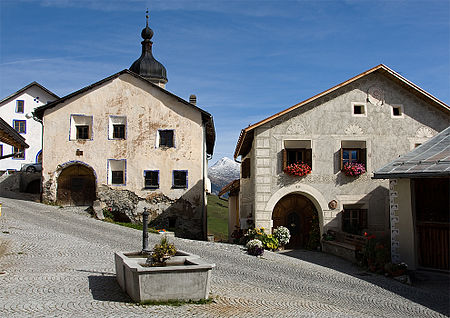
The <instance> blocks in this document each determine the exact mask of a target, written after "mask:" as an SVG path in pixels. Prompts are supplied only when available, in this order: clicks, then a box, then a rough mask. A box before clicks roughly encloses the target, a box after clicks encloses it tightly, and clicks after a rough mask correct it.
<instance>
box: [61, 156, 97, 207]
mask: <svg viewBox="0 0 450 318" xmlns="http://www.w3.org/2000/svg"><path fill="white" fill-rule="evenodd" d="M95 183H96V182H95V175H94V171H93V170H92V169H91V168H89V167H87V166H85V165H82V164H72V165H70V166H68V167H66V168H64V170H62V171H61V173H60V175H59V177H58V181H57V186H58V191H57V199H56V200H57V203H58V204H60V205H92V203H93V202H94V201H95V198H96V194H95V186H96V185H95Z"/></svg>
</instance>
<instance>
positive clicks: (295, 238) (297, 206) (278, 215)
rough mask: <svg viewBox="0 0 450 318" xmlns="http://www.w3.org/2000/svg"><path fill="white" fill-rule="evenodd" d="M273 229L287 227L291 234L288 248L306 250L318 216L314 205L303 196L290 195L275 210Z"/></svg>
mask: <svg viewBox="0 0 450 318" xmlns="http://www.w3.org/2000/svg"><path fill="white" fill-rule="evenodd" d="M272 215H273V217H272V218H273V228H274V229H275V228H277V227H278V226H285V227H287V228H288V229H289V232H290V233H291V239H290V241H289V244H287V245H286V248H288V249H291V248H305V247H306V246H307V244H308V242H309V233H310V232H311V224H312V217H313V215H317V211H316V208H315V207H314V205H313V203H312V202H311V201H310V200H309V199H308V198H306V197H305V196H303V195H300V194H289V195H287V196H285V197H284V198H282V199H281V200H280V201H279V202H278V203H277V204H276V206H275V208H274V210H273V214H272Z"/></svg>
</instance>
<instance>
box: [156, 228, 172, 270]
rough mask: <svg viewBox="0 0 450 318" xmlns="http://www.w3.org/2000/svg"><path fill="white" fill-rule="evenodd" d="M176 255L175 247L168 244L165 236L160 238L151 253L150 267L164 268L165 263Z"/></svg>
mask: <svg viewBox="0 0 450 318" xmlns="http://www.w3.org/2000/svg"><path fill="white" fill-rule="evenodd" d="M176 253H177V249H176V248H175V245H173V244H172V243H169V240H168V239H167V236H165V235H164V236H163V237H162V238H161V242H160V243H159V244H156V245H155V247H154V248H153V251H152V265H153V266H164V264H165V262H166V261H167V260H168V259H169V258H170V257H171V256H173V255H175V254H176Z"/></svg>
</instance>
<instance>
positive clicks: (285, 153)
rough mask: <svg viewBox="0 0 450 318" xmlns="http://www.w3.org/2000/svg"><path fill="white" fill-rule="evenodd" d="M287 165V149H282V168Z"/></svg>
mask: <svg viewBox="0 0 450 318" xmlns="http://www.w3.org/2000/svg"><path fill="white" fill-rule="evenodd" d="M286 167H287V150H286V149H283V165H282V170H283V171H284V169H286Z"/></svg>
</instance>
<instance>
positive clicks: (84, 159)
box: [35, 25, 215, 238]
mask: <svg viewBox="0 0 450 318" xmlns="http://www.w3.org/2000/svg"><path fill="white" fill-rule="evenodd" d="M147 29H149V28H148V25H147V27H146V28H145V29H144V30H143V31H142V36H143V38H144V41H143V42H142V45H143V56H144V55H145V58H146V61H147V62H146V63H147V64H146V65H149V59H151V58H153V56H152V55H151V43H152V42H151V41H150V40H149V39H150V38H151V35H153V32H150V31H148V30H147ZM144 31H145V32H144ZM149 50H150V51H149ZM144 51H145V54H144ZM149 52H150V53H149ZM141 60H142V57H141V58H140V60H138V61H136V62H135V63H133V67H134V68H135V69H137V70H138V71H139V72H143V73H142V74H136V73H134V72H132V71H130V70H123V71H121V72H119V73H116V74H114V75H112V76H110V77H108V78H105V79H103V80H101V81H99V82H97V83H94V84H92V85H90V86H88V87H85V88H82V89H81V90H79V91H77V92H74V93H72V94H69V95H67V96H65V97H63V98H61V99H59V100H57V101H55V102H54V103H50V104H48V105H46V106H44V107H41V108H38V109H37V110H36V112H35V114H36V116H37V117H39V118H42V119H43V125H44V129H45V133H44V138H43V140H44V141H43V181H42V184H43V193H42V197H43V200H44V201H46V202H54V203H57V204H62V205H92V204H93V202H94V201H95V202H96V203H95V204H96V206H97V205H99V206H100V208H106V209H109V210H110V211H111V213H113V214H116V215H118V216H120V218H122V219H123V220H126V221H128V220H131V221H132V222H139V221H141V220H142V212H143V211H144V209H147V210H148V211H149V212H150V214H151V218H152V225H154V226H156V227H158V228H166V229H167V228H174V229H175V232H177V235H180V236H184V237H189V238H204V237H206V219H205V217H206V194H205V188H206V186H205V184H206V180H207V160H208V159H209V158H210V156H211V155H212V153H213V148H214V140H215V131H214V124H213V118H212V116H211V115H210V114H209V113H207V112H206V111H204V110H202V109H200V108H198V107H197V106H196V105H194V104H192V103H189V102H187V101H185V100H183V99H182V98H180V97H178V96H176V95H174V94H172V93H170V92H169V91H167V90H165V88H164V84H165V82H167V79H166V77H165V76H166V74H165V68H164V74H163V75H164V78H161V77H158V73H157V72H158V70H159V71H161V70H162V69H161V67H158V68H155V67H154V65H153V66H152V67H153V68H152V72H151V74H150V73H149V72H147V73H145V72H146V71H148V70H146V69H145V65H144V66H142V65H141V67H140V68H139V67H138V66H139V61H141ZM158 63H159V62H158ZM136 65H137V66H136ZM155 65H156V64H155ZM157 66H158V65H157ZM161 66H162V65H161ZM149 74H150V75H151V76H150V75H149ZM147 75H149V76H147ZM98 202H99V203H98Z"/></svg>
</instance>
